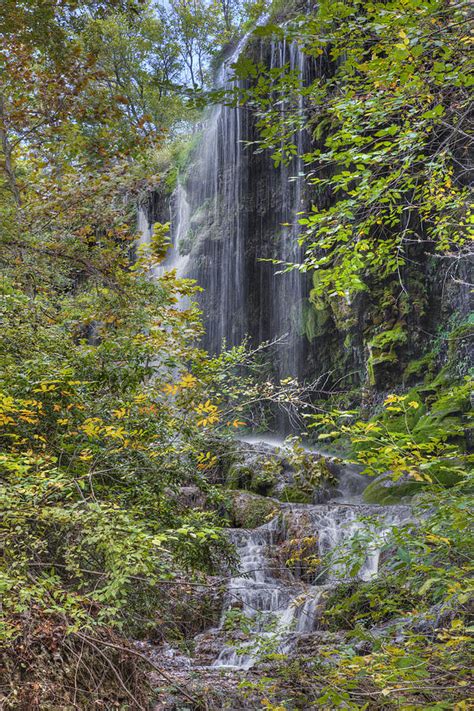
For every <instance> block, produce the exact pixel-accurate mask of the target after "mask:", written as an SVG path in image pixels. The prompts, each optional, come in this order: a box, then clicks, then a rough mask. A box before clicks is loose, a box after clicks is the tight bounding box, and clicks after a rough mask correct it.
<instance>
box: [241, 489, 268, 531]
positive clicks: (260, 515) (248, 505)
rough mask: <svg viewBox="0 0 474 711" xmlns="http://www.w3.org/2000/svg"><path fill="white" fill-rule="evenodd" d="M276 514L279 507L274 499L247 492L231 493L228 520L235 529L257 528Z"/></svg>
mask: <svg viewBox="0 0 474 711" xmlns="http://www.w3.org/2000/svg"><path fill="white" fill-rule="evenodd" d="M278 512H279V505H278V502H277V501H275V500H274V499H269V498H266V497H265V496H259V495H258V494H251V493H250V492H248V491H235V492H233V493H232V501H231V508H230V519H231V525H232V526H234V527H235V528H258V526H262V525H263V524H264V523H266V522H267V521H268V520H270V519H271V518H272V517H273V516H276V514H277V513H278Z"/></svg>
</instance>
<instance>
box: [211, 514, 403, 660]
mask: <svg viewBox="0 0 474 711" xmlns="http://www.w3.org/2000/svg"><path fill="white" fill-rule="evenodd" d="M409 515H410V508H409V507H408V506H391V507H387V506H385V507H384V506H368V505H363V504H358V505H353V504H352V505H348V504H346V503H344V502H342V501H338V502H334V503H331V504H323V505H319V506H313V505H304V504H294V505H290V504H287V505H284V507H283V510H282V513H281V514H280V515H279V516H277V517H275V518H274V519H273V520H272V521H270V522H269V523H265V524H264V525H262V526H260V527H259V528H257V529H255V530H251V531H246V530H234V531H231V532H230V534H229V535H230V540H231V541H232V543H233V544H234V545H235V547H236V551H237V554H238V558H239V566H238V572H237V574H236V575H235V576H234V577H232V578H231V580H230V583H229V586H228V590H227V594H226V598H225V601H224V611H223V615H222V620H221V627H225V624H226V620H227V617H228V615H229V613H231V612H232V611H233V610H235V609H238V610H239V611H240V614H241V615H242V616H243V617H244V618H245V620H246V627H247V630H249V631H250V637H251V640H250V641H246V642H244V643H243V644H240V645H224V646H223V647H222V649H221V651H220V653H219V655H218V657H217V659H216V660H215V661H214V664H213V666H217V667H228V668H234V669H243V670H247V669H249V668H251V667H252V666H253V665H254V664H255V663H256V662H257V661H258V657H259V651H260V649H261V647H262V643H263V644H264V645H266V648H267V650H268V648H269V645H272V651H276V652H279V653H286V652H288V651H290V650H291V648H292V647H293V646H294V645H295V643H296V642H297V640H298V638H299V637H300V636H301V635H305V634H309V633H311V632H313V631H314V630H315V629H317V628H318V625H319V621H320V610H322V607H323V604H324V597H325V593H326V591H328V590H330V589H332V588H334V587H335V586H336V585H337V584H338V583H339V582H341V581H342V580H347V579H359V580H370V579H372V578H373V577H375V576H376V575H377V572H378V565H379V557H380V549H381V547H382V545H383V543H384V542H385V541H386V539H387V538H388V536H389V533H390V529H391V527H392V526H394V525H396V524H398V523H400V522H401V521H403V520H404V519H406V518H407V517H409ZM298 531H299V532H300V533H299V535H301V536H305V537H306V538H305V540H307V541H308V540H309V541H310V540H311V536H312V537H313V538H314V545H315V551H316V554H317V558H318V560H319V561H320V562H321V566H316V568H315V569H314V570H313V569H311V568H310V571H309V574H308V571H305V566H304V563H303V564H298V563H296V565H295V566H294V568H295V569H294V571H293V574H289V572H288V570H287V569H286V568H285V567H284V566H283V567H279V566H278V565H275V558H276V557H277V555H276V551H278V548H279V546H281V545H285V544H288V542H289V543H290V544H291V543H293V542H294V538H293V537H294V536H295V532H298ZM292 539H293V540H292ZM357 549H358V550H359V553H360V555H359V556H355V553H354V550H357ZM308 577H309V578H310V582H309V583H308V582H307V578H308Z"/></svg>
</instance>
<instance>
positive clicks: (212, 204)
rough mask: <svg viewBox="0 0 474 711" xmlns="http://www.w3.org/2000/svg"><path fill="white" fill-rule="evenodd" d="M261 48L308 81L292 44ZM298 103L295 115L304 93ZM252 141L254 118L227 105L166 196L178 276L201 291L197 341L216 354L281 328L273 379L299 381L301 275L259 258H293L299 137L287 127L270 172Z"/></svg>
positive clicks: (233, 85)
mask: <svg viewBox="0 0 474 711" xmlns="http://www.w3.org/2000/svg"><path fill="white" fill-rule="evenodd" d="M247 43H248V37H244V38H243V39H242V40H241V42H240V43H239V45H238V46H237V48H236V49H235V50H234V52H233V53H232V54H231V56H230V57H229V58H228V59H227V60H226V61H225V62H224V63H223V64H222V66H221V69H220V71H219V74H218V78H217V85H218V87H221V88H223V89H227V90H228V91H229V92H232V91H233V90H234V89H238V88H243V86H244V82H243V80H239V79H236V78H235V77H234V74H233V70H232V65H233V64H234V62H236V61H237V59H238V58H239V56H240V54H241V52H242V51H243V50H244V49H245V48H247ZM261 52H262V53H265V54H266V56H265V61H266V62H267V63H268V65H269V66H270V68H271V69H283V68H284V67H286V68H288V69H289V70H291V71H292V72H294V73H295V74H296V76H297V77H298V80H299V81H300V82H301V83H304V82H305V81H307V80H308V76H309V72H310V64H309V60H308V59H307V57H306V56H305V55H304V53H303V52H302V51H301V50H300V48H299V46H298V44H297V43H296V42H292V43H287V42H286V41H284V40H282V41H280V42H272V43H271V44H269V43H268V42H266V43H265V42H262V44H261ZM275 101H276V103H277V104H278V105H279V107H280V109H279V110H280V111H281V114H282V117H284V116H285V112H287V111H288V110H289V105H288V100H287V99H285V98H284V97H282V96H281V95H275ZM294 108H295V107H293V109H294ZM296 109H297V112H299V113H300V116H301V117H302V116H303V113H304V111H305V107H304V102H303V98H302V97H299V98H298V106H297V107H296ZM255 139H256V128H255V125H254V118H253V116H252V114H251V111H250V110H249V109H248V108H247V107H242V106H233V105H230V102H226V103H223V104H221V105H219V106H217V107H215V108H214V109H213V110H212V111H211V112H210V114H209V116H208V119H207V121H206V122H205V125H204V128H203V132H202V136H201V138H200V140H199V141H198V145H197V147H196V148H195V150H194V152H193V155H192V164H191V167H190V168H189V170H188V172H187V174H186V175H185V176H181V178H180V180H179V184H178V187H177V189H176V191H175V194H174V196H173V203H174V206H175V207H174V210H173V214H172V223H173V233H175V234H176V237H174V238H173V241H174V244H175V245H177V249H178V250H185V251H187V257H188V261H187V263H186V265H185V270H186V271H185V274H186V276H190V277H192V278H195V279H196V280H197V282H198V283H199V285H200V286H202V287H203V288H204V292H203V294H202V297H200V299H201V306H202V308H203V313H204V320H205V325H206V336H205V342H204V346H205V347H206V348H207V349H208V350H209V351H210V352H211V353H218V352H220V350H221V348H222V344H223V342H225V343H226V345H227V346H233V345H237V344H239V343H240V342H241V341H242V340H243V338H244V337H245V336H246V335H249V336H250V337H251V339H252V341H253V342H254V343H259V342H261V341H262V340H273V339H278V338H279V337H282V336H284V335H285V334H286V338H285V341H284V342H283V343H279V344H278V345H277V346H276V356H275V358H273V359H272V360H273V371H274V375H275V376H276V377H277V378H283V377H288V376H292V377H298V376H301V375H302V374H303V372H304V357H305V342H304V338H303V337H302V335H301V333H302V325H301V324H302V306H303V300H304V298H305V296H306V286H305V281H304V277H303V276H302V275H301V274H300V272H299V271H298V270H294V271H291V272H289V273H286V274H282V275H275V272H276V271H277V267H275V266H273V265H271V264H269V263H263V262H261V261H260V259H262V258H266V259H281V260H283V261H284V262H299V261H300V259H301V249H300V247H299V245H298V242H297V236H298V233H299V225H298V214H297V213H298V212H300V211H301V210H302V209H303V208H304V194H303V183H304V181H303V178H302V173H303V165H302V160H301V157H300V156H301V153H302V152H303V149H304V140H305V136H304V133H303V131H302V130H299V129H295V134H294V137H293V141H294V144H295V145H296V147H297V155H296V156H294V157H293V158H292V159H291V161H290V162H289V163H288V164H283V163H282V164H281V165H280V166H279V167H278V168H275V167H274V165H273V161H272V160H271V158H270V156H269V155H267V154H266V153H265V154H261V155H259V156H258V157H255V156H253V155H252V151H253V149H252V147H251V146H249V145H248V143H251V142H253V141H255ZM175 223H176V224H175ZM183 254H184V252H183Z"/></svg>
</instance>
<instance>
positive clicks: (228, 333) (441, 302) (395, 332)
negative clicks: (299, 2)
mask: <svg viewBox="0 0 474 711" xmlns="http://www.w3.org/2000/svg"><path fill="white" fill-rule="evenodd" d="M239 56H244V57H246V58H248V59H251V60H255V61H258V62H262V63H264V64H265V65H266V66H267V67H268V68H270V69H274V70H275V71H276V70H278V69H281V67H283V66H285V65H286V66H287V67H288V68H289V69H290V70H291V71H292V72H294V74H295V76H296V77H297V79H298V81H299V82H300V83H301V85H303V86H305V85H308V84H309V83H310V82H312V81H313V80H314V79H315V78H317V77H327V76H329V75H330V74H331V73H332V72H333V71H334V67H333V66H332V64H331V62H330V61H329V60H328V59H327V58H326V57H325V55H322V56H321V57H320V58H319V59H317V60H316V59H314V58H309V57H307V56H305V55H304V54H303V53H302V52H301V50H300V49H299V47H298V45H297V44H296V43H290V42H286V41H285V40H278V41H277V40H274V41H271V40H269V39H264V38H262V39H258V40H256V39H250V38H243V39H242V40H241V42H240V43H239V45H238V46H237V48H236V49H235V50H234V51H233V53H230V55H229V56H228V58H227V60H226V62H224V64H223V66H222V68H221V70H220V72H219V78H218V83H219V85H220V86H222V87H227V88H229V89H232V88H235V86H236V85H239V86H240V87H245V86H247V85H248V82H249V81H250V80H248V79H245V80H238V81H237V80H235V79H234V78H233V74H232V70H231V65H232V63H233V62H235V61H236V59H237V58H238V57H239ZM274 98H275V104H276V105H278V106H280V107H281V111H282V113H285V112H288V110H289V109H290V108H291V109H292V110H293V111H295V112H296V115H299V116H300V118H301V119H302V120H303V119H307V118H311V121H312V124H313V125H317V124H318V117H317V116H314V115H311V111H312V110H311V107H310V106H308V105H306V103H305V101H303V100H302V99H300V98H298V97H296V98H294V99H292V98H291V97H288V96H287V97H282V96H279V95H275V97H274ZM322 138H324V137H322ZM322 138H321V137H320V138H319V139H316V138H314V137H313V136H311V135H310V134H309V133H308V132H306V131H304V130H297V129H296V128H295V132H294V135H293V137H292V140H293V143H294V145H295V146H296V148H297V153H298V154H300V153H304V152H305V151H308V150H311V149H314V148H316V147H318V146H319V145H320V143H321V141H322ZM256 140H258V131H257V127H256V119H255V117H254V116H253V114H252V112H251V110H250V109H249V108H248V107H231V106H221V107H217V108H215V109H213V111H212V112H211V114H210V116H209V118H208V120H207V122H206V123H205V125H204V128H203V133H202V136H201V138H200V140H198V141H197V143H196V145H195V147H194V148H193V150H192V151H191V152H190V155H189V159H188V165H187V168H186V169H185V170H184V171H183V173H182V174H181V175H180V176H179V181H178V186H177V188H176V190H175V191H174V193H173V195H172V196H169V195H168V204H167V206H166V196H165V195H163V191H162V190H161V189H160V188H158V189H157V191H156V192H155V193H153V192H152V193H150V194H149V196H148V200H147V201H145V202H146V203H147V204H144V207H143V211H142V213H143V212H145V213H146V219H145V220H144V222H145V223H147V224H148V226H149V225H151V224H152V223H153V222H154V221H156V220H161V221H167V220H169V218H170V215H171V222H172V234H173V240H174V249H175V252H176V253H179V254H181V256H182V259H181V262H179V264H180V269H182V270H183V272H182V273H183V274H186V275H187V276H190V277H193V278H195V279H196V280H197V281H198V283H199V284H200V285H201V286H202V287H204V291H203V293H202V294H201V296H200V297H199V298H200V302H201V306H202V308H203V312H204V319H205V325H206V336H205V339H204V345H205V347H207V348H208V349H209V350H210V351H211V352H218V351H219V350H220V349H221V346H222V340H223V339H225V340H226V343H227V345H235V344H237V343H240V342H241V341H242V338H243V337H244V336H245V335H247V334H248V335H249V336H250V338H251V340H252V342H253V343H260V342H262V341H265V340H273V339H276V338H279V337H281V336H285V338H284V339H283V342H281V343H279V344H277V345H275V346H274V349H273V352H272V357H271V358H270V359H269V363H268V369H269V372H270V375H271V376H273V377H276V378H283V377H288V376H292V377H299V378H306V379H316V378H317V377H318V376H320V375H321V374H324V373H328V372H330V373H331V376H330V379H329V381H328V384H331V382H332V383H335V382H336V381H339V379H340V378H344V387H345V388H347V389H351V388H352V389H354V390H358V391H359V392H358V393H356V395H355V396H356V397H358V398H359V399H360V398H361V397H364V398H366V399H370V398H368V395H367V392H366V391H363V390H362V388H364V387H366V388H369V389H370V390H371V391H372V392H373V391H375V392H377V391H386V390H387V389H390V388H392V387H393V385H394V384H397V383H399V382H400V381H401V380H402V376H403V374H404V373H405V372H406V373H407V377H409V378H411V379H412V380H413V379H415V380H416V379H418V380H421V379H422V378H423V377H424V376H425V374H426V368H425V367H421V368H417V366H416V363H417V362H418V361H420V359H421V358H427V357H428V356H429V355H430V352H431V351H430V349H432V347H433V343H432V341H433V334H435V333H436V331H437V330H438V329H439V327H440V326H443V328H445V327H446V326H448V324H449V325H450V327H451V325H452V322H453V320H454V322H457V323H459V324H462V323H463V322H464V321H465V320H466V318H467V316H468V314H469V311H470V303H469V302H470V295H469V288H468V286H467V284H468V282H469V281H470V278H469V274H468V273H467V272H468V267H467V266H466V267H463V269H465V272H466V273H463V274H459V275H458V279H456V280H452V279H451V278H447V279H445V276H446V274H449V273H450V271H449V270H452V267H453V264H452V263H451V262H450V260H449V259H446V260H439V259H436V258H435V257H434V256H432V255H431V254H430V253H429V249H430V248H429V246H427V245H426V244H423V243H422V242H420V245H418V244H414V245H413V246H412V247H410V248H409V249H408V253H407V254H406V255H405V256H406V260H405V261H406V265H405V266H404V267H403V268H402V270H401V273H400V274H399V275H396V276H395V277H393V278H387V279H385V280H383V281H375V280H373V281H372V282H370V283H368V284H367V287H368V288H367V291H365V292H364V293H362V294H359V295H358V296H355V297H354V298H351V299H349V298H348V297H347V298H346V297H344V296H340V295H334V294H331V295H327V296H326V295H325V296H319V295H317V293H316V291H315V290H314V288H315V286H317V281H318V278H319V277H318V272H314V273H313V275H312V276H311V277H310V276H309V275H302V274H300V272H298V271H291V272H289V273H286V274H280V275H275V272H276V271H277V267H276V266H275V265H273V264H271V263H270V261H262V260H272V259H273V260H275V259H276V260H283V261H284V262H298V261H299V260H300V259H301V258H302V252H301V248H300V247H299V246H298V243H297V237H298V235H299V233H300V229H301V228H300V226H299V224H298V219H299V215H298V213H301V212H304V211H307V210H309V209H310V207H311V205H316V206H317V207H328V206H330V205H331V202H332V201H333V199H334V198H333V197H332V196H331V195H327V194H325V193H324V192H323V191H320V192H318V193H316V192H315V191H314V190H311V189H309V188H308V186H307V185H306V183H305V180H304V170H305V168H304V166H303V164H302V161H301V159H300V158H298V156H296V157H293V158H291V160H290V162H289V163H288V164H287V165H285V164H283V163H282V164H280V165H279V166H278V167H275V166H274V163H273V160H272V158H271V156H270V155H269V152H265V151H263V152H254V151H252V148H251V147H249V146H250V145H251V144H252V143H255V141H256ZM321 177H324V176H323V175H321ZM142 221H143V219H142ZM420 231H421V233H422V226H421V227H420ZM420 236H421V237H422V236H423V235H422V234H421V235H420ZM175 261H176V264H178V261H179V260H175ZM173 264H174V261H173ZM400 279H402V280H403V287H404V288H403V293H401V290H400V281H399V280H400ZM440 283H443V284H444V285H445V286H444V288H443V289H442V291H441V292H440V290H439V288H438V285H439V284H440ZM471 333H472V331H471ZM465 343H466V344H467V343H468V340H466V341H465ZM431 355H432V356H433V357H432V361H433V362H432V363H431V366H430V367H439V366H440V365H442V364H443V362H444V361H445V359H446V357H447V355H448V354H447V352H446V348H445V347H444V346H441V347H440V348H438V350H437V351H436V352H435V353H434V354H433V353H431ZM466 360H468V358H467V359H466Z"/></svg>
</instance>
